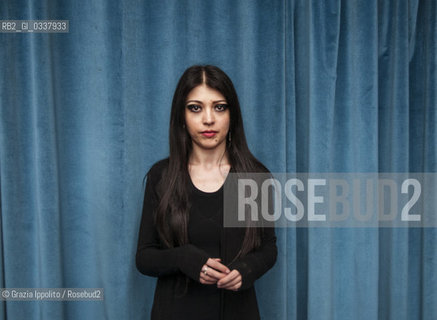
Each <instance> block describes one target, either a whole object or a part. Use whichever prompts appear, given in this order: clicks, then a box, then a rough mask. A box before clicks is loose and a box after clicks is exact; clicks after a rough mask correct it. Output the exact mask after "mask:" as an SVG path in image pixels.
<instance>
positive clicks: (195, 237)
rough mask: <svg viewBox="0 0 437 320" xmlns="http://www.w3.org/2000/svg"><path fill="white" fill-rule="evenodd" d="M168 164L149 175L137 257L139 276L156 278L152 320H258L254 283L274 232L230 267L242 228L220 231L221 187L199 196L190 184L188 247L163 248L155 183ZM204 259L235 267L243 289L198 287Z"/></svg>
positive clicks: (267, 261)
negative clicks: (155, 220) (156, 223)
mask: <svg viewBox="0 0 437 320" xmlns="http://www.w3.org/2000/svg"><path fill="white" fill-rule="evenodd" d="M167 166H168V159H165V160H161V161H159V162H157V163H156V164H155V165H153V166H152V168H151V169H150V170H149V172H148V175H147V184H146V190H145V197H144V204H143V213H142V219H141V226H140V233H139V239H138V249H137V256H136V263H137V268H138V270H139V271H140V272H141V273H143V274H146V275H149V276H156V277H158V282H157V286H156V290H155V298H154V302H153V307H152V315H151V319H152V320H154V319H166V320H171V319H181V320H183V319H190V320H196V319H199V320H209V319H211V320H220V319H226V320H227V319H240V320H241V319H251V320H252V319H259V312H258V306H257V302H256V296H255V290H254V287H253V282H254V281H255V279H257V278H259V277H260V276H261V275H262V274H264V273H265V272H266V271H267V270H268V269H270V268H271V267H272V266H273V264H274V263H275V261H276V244H275V242H276V237H275V233H274V229H273V228H265V229H264V231H265V232H264V236H263V242H262V245H261V247H260V248H257V249H256V250H254V251H253V252H251V253H249V254H247V255H246V256H244V257H242V258H239V259H237V260H236V261H234V262H233V263H231V264H229V261H231V260H233V258H234V257H235V256H236V254H237V252H238V250H239V249H240V248H241V244H242V240H243V238H244V229H243V228H224V227H223V186H222V187H221V188H220V189H219V190H217V191H216V192H203V191H201V190H199V189H197V188H196V187H195V186H194V184H193V183H192V181H191V180H189V190H190V195H189V200H190V204H191V207H190V212H189V223H188V238H189V244H186V245H183V246H180V247H176V248H170V249H163V247H162V245H161V242H160V240H159V236H158V234H157V231H156V229H155V226H154V223H153V210H154V209H155V208H156V206H157V204H158V194H157V192H156V185H157V183H158V182H159V180H160V178H161V176H162V173H163V171H164V170H165V168H166V167H167ZM231 171H232V169H231ZM208 258H221V259H222V263H224V264H226V265H227V266H228V267H229V269H230V270H233V269H237V270H238V271H239V272H240V274H241V276H242V287H241V288H240V289H239V290H238V291H236V292H235V291H230V290H226V289H218V288H217V286H216V285H205V284H201V283H200V282H199V275H200V271H201V268H202V266H203V265H204V264H205V263H206V261H207V260H208ZM187 279H188V282H187V287H185V285H186V280H187ZM185 289H186V290H185ZM184 291H185V292H184Z"/></svg>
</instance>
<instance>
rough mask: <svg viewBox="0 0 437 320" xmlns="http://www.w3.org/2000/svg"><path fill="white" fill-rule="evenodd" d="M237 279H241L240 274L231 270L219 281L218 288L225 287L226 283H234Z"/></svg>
mask: <svg viewBox="0 0 437 320" xmlns="http://www.w3.org/2000/svg"><path fill="white" fill-rule="evenodd" d="M238 277H240V278H241V275H240V272H238V270H232V271H231V273H229V274H228V275H226V277H224V278H222V279H220V280H219V281H218V282H217V285H219V286H226V285H228V283H230V282H232V281H234V280H235V279H236V278H238Z"/></svg>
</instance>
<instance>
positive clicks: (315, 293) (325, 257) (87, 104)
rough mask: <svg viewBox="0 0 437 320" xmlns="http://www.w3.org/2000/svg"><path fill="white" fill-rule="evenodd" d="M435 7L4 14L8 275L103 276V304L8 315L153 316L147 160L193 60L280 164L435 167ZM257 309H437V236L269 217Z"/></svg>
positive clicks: (361, 0)
mask: <svg viewBox="0 0 437 320" xmlns="http://www.w3.org/2000/svg"><path fill="white" fill-rule="evenodd" d="M436 17H437V5H436V1H434V0H410V1H406V0H405V1H404V0H385V1H376V0H373V1H369V0H332V1H316V0H314V1H307V0H295V1H292V0H285V1H283V0H274V1H261V0H257V1H250V0H247V1H234V0H227V1H205V0H203V1H201V0H185V1H182V0H179V1H178V0H162V1H140V0H131V1H129V0H126V1H104V0H93V1H83V2H80V1H73V0H62V1H50V0H46V1H30V0H29V1H24V0H5V1H2V2H1V3H0V19H3V20H6V19H66V20H69V22H70V31H69V33H65V34H11V33H1V34H0V70H1V76H0V96H1V99H0V134H1V136H0V177H1V180H0V187H1V219H0V227H1V228H0V232H1V236H0V241H1V242H0V287H2V288H16V287H18V288H19V287H23V288H34V287H35V288H39V287H43V288H56V287H61V288H75V287H78V288H87V287H101V288H104V300H103V301H99V302H90V301H83V302H53V301H44V302H37V301H34V302H13V301H7V302H4V301H2V302H1V304H0V318H2V319H147V318H148V316H149V314H150V308H151V303H152V300H153V292H154V286H155V281H156V280H155V279H154V278H149V277H146V276H143V275H141V274H140V273H139V272H138V271H137V270H136V268H135V261H134V256H135V250H136V241H137V235H138V227H139V219H140V215H141V205H142V197H143V192H144V189H143V184H142V181H143V177H144V174H145V173H146V171H147V170H148V168H149V167H150V166H151V165H152V164H153V163H154V162H155V161H157V160H159V159H161V158H164V157H165V156H166V155H167V153H168V123H169V111H170V105H171V99H172V94H173V90H174V88H175V86H176V82H177V80H178V77H179V76H180V75H181V73H182V72H183V71H184V70H185V69H186V68H187V67H188V66H190V65H192V64H199V63H201V64H214V65H218V66H219V67H221V68H222V69H223V70H224V71H225V72H227V73H228V74H229V76H230V77H231V79H232V80H233V81H234V83H235V86H236V89H237V92H238V94H239V97H240V100H241V101H240V102H241V105H242V111H243V117H244V121H245V129H246V134H247V137H248V142H249V145H250V148H251V150H252V151H253V153H254V154H255V155H256V156H257V157H258V158H259V159H260V160H261V161H262V162H263V163H264V164H265V165H266V166H267V167H268V168H269V169H270V170H271V171H272V172H285V171H287V172H296V171H299V172H378V171H379V172H407V171H412V172H413V171H414V172H436V171H437V166H436V158H437V157H436V156H437V151H436V135H437V133H436V122H437V116H436V92H437V82H436V79H437V76H436V68H437V52H436V44H437V41H436V40H437V18H436ZM277 235H278V248H279V256H278V261H277V264H276V265H275V267H274V268H273V269H272V270H270V271H269V272H268V273H267V274H266V275H265V276H264V277H263V278H261V279H260V280H259V281H258V282H257V284H256V289H257V295H258V302H259V306H260V311H261V314H262V317H263V319H269V320H270V319H396V320H398V319H436V318H437V273H436V270H437V247H436V244H437V232H436V230H435V229H433V228H424V229H419V228H416V229H406V228H404V229H378V228H374V229H369V228H367V229H357V228H353V229H352V228H351V229H346V228H345V229H329V228H323V229H316V228H310V229H304V228H302V229H292V228H287V229H286V228H283V229H278V230H277Z"/></svg>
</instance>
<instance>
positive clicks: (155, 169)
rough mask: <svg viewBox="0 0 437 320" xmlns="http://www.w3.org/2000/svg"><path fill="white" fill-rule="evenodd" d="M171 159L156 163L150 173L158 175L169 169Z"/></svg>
mask: <svg viewBox="0 0 437 320" xmlns="http://www.w3.org/2000/svg"><path fill="white" fill-rule="evenodd" d="M168 163H169V159H168V157H167V158H165V159H161V160H159V161H156V162H155V163H154V164H153V165H152V166H151V167H150V169H149V173H157V172H162V171H164V170H165V169H166V168H167V167H168Z"/></svg>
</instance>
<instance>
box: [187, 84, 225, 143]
mask: <svg viewBox="0 0 437 320" xmlns="http://www.w3.org/2000/svg"><path fill="white" fill-rule="evenodd" d="M229 124H230V112H229V109H228V105H227V102H226V99H225V97H224V96H223V95H222V94H221V93H220V92H219V91H217V90H215V89H212V88H210V87H208V86H207V85H205V84H201V85H199V86H197V87H195V88H194V89H193V90H191V91H190V93H189V94H188V96H187V100H186V102H185V125H186V128H187V130H188V133H189V135H190V136H191V139H192V141H193V144H196V145H197V146H199V147H200V148H203V149H214V148H217V147H219V146H222V145H223V144H224V145H226V135H227V133H228V131H229Z"/></svg>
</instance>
